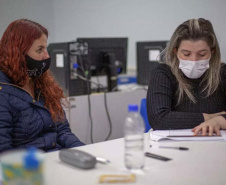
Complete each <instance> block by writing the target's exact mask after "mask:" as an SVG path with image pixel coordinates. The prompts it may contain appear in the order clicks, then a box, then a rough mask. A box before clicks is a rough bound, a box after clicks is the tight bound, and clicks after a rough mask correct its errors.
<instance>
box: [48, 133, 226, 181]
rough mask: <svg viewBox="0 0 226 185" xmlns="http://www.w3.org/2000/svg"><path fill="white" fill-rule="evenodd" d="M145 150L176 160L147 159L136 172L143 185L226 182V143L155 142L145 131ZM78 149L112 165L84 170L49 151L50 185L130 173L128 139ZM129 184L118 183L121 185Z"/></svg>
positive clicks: (94, 179)
mask: <svg viewBox="0 0 226 185" xmlns="http://www.w3.org/2000/svg"><path fill="white" fill-rule="evenodd" d="M145 137H146V139H145V152H150V153H154V154H158V155H162V156H165V157H168V158H171V159H172V160H170V161H167V162H164V161H160V160H157V159H153V158H148V157H146V158H145V168H144V170H143V171H142V172H139V173H138V174H136V182H135V183H131V184H141V185H145V184H147V185H150V184H154V185H163V184H164V185H165V184H166V185H168V184H169V185H181V184H183V185H190V184H196V185H209V184H216V185H223V184H225V182H226V178H225V171H226V157H225V154H226V143H225V142H212V141H211V142H153V141H149V139H148V133H146V134H145ZM150 145H152V146H153V145H154V146H157V145H159V146H160V145H163V146H182V147H188V148H189V150H187V151H181V150H174V149H163V148H158V147H150ZM76 149H79V150H82V151H85V152H88V153H90V154H92V155H94V156H98V157H103V158H106V159H108V160H110V161H111V163H109V164H106V165H105V164H99V163H98V164H96V166H95V168H93V169H90V170H83V169H79V168H76V167H73V166H70V165H68V164H64V163H63V162H61V161H60V159H59V156H58V155H59V152H52V153H47V154H46V158H45V163H46V185H49V184H54V185H58V184H67V185H70V184H71V185H72V184H78V185H91V184H92V185H95V184H100V183H99V177H100V176H101V175H104V174H130V171H128V170H126V168H125V166H124V158H123V157H124V139H123V138H120V139H115V140H111V141H106V142H100V143H96V144H92V145H86V146H82V147H78V148H76ZM120 184H125V183H117V185H120Z"/></svg>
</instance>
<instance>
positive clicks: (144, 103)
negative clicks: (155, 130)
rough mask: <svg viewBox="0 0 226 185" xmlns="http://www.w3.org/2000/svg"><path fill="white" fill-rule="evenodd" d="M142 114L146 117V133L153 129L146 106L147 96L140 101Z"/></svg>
mask: <svg viewBox="0 0 226 185" xmlns="http://www.w3.org/2000/svg"><path fill="white" fill-rule="evenodd" d="M140 114H141V116H142V117H143V119H144V123H145V133H146V132H148V131H149V130H150V129H151V126H150V124H149V122H148V114H147V106H146V98H143V99H142V100H141V102H140Z"/></svg>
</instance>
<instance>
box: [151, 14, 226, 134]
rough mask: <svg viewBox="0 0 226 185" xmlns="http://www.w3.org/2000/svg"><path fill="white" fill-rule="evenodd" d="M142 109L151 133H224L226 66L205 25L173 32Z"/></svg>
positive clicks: (194, 23)
mask: <svg viewBox="0 0 226 185" xmlns="http://www.w3.org/2000/svg"><path fill="white" fill-rule="evenodd" d="M147 111H148V119H149V123H150V125H151V127H152V128H153V129H154V130H160V129H188V128H193V132H194V134H198V133H199V132H202V134H203V135H206V134H209V135H212V134H213V133H214V132H215V133H217V134H219V130H220V129H226V120H225V118H226V112H224V111H226V65H223V64H222V63H221V54H220V48H219V44H218V41H217V38H216V35H215V33H214V29H213V26H212V24H211V22H210V21H208V20H205V19H203V18H200V19H191V20H187V21H185V22H184V23H182V24H181V25H179V26H178V27H177V29H176V30H175V31H174V33H173V35H172V37H171V39H170V42H169V44H168V47H167V48H166V53H165V61H164V62H163V63H162V64H160V65H159V66H158V67H157V69H156V70H155V71H154V72H153V74H152V77H151V80H150V85H149V88H148V93H147Z"/></svg>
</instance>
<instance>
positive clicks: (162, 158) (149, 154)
mask: <svg viewBox="0 0 226 185" xmlns="http://www.w3.org/2000/svg"><path fill="white" fill-rule="evenodd" d="M145 156H146V157H151V158H154V159H158V160H161V161H169V160H171V159H170V158H168V157H164V156H161V155H156V154H153V153H150V152H145Z"/></svg>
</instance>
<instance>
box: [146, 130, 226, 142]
mask: <svg viewBox="0 0 226 185" xmlns="http://www.w3.org/2000/svg"><path fill="white" fill-rule="evenodd" d="M220 133H221V136H216V135H215V136H212V137H211V136H206V137H205V136H199V137H195V136H193V132H192V131H191V129H183V130H156V131H150V139H151V140H152V141H163V140H175V141H220V140H222V141H226V130H220ZM169 136H170V137H169ZM172 136H174V137H172ZM183 136H184V137H183Z"/></svg>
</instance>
